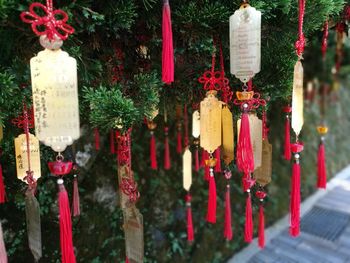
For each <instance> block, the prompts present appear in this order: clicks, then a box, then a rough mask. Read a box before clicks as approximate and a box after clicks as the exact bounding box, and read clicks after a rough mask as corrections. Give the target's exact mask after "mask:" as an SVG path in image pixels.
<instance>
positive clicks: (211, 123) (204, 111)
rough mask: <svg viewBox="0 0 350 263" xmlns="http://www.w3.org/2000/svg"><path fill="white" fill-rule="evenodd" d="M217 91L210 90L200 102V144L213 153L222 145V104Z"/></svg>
mask: <svg viewBox="0 0 350 263" xmlns="http://www.w3.org/2000/svg"><path fill="white" fill-rule="evenodd" d="M216 93H217V92H216V91H214V90H212V91H208V92H207V97H206V98H205V99H204V100H203V101H201V104H200V135H201V139H200V145H201V147H202V148H203V149H204V150H206V151H207V152H209V153H213V152H214V151H215V150H216V149H217V148H218V147H219V146H220V145H221V108H222V107H221V105H222V102H221V101H219V100H218V99H217V98H216Z"/></svg>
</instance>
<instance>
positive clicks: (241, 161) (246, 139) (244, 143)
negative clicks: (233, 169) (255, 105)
mask: <svg viewBox="0 0 350 263" xmlns="http://www.w3.org/2000/svg"><path fill="white" fill-rule="evenodd" d="M236 151H237V160H236V163H237V168H238V170H239V171H240V172H244V173H245V174H248V173H251V172H253V171H254V155H253V147H252V142H251V138H250V125H249V118H248V113H246V112H244V113H242V119H241V129H240V133H239V139H238V144H237V150H236Z"/></svg>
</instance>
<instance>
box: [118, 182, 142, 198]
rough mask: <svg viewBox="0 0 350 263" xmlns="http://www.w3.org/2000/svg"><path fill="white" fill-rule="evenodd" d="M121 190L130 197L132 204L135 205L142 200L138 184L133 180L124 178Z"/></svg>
mask: <svg viewBox="0 0 350 263" xmlns="http://www.w3.org/2000/svg"><path fill="white" fill-rule="evenodd" d="M120 189H121V190H122V191H123V193H124V194H126V195H127V196H128V197H129V200H130V202H132V203H135V202H136V201H137V200H138V199H139V198H140V193H139V191H138V190H137V183H136V182H135V181H134V179H133V178H125V177H124V178H122V181H121V184H120Z"/></svg>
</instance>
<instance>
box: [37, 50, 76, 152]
mask: <svg viewBox="0 0 350 263" xmlns="http://www.w3.org/2000/svg"><path fill="white" fill-rule="evenodd" d="M30 69H31V78H32V92H33V107H34V118H35V134H36V136H37V138H38V139H39V140H40V141H42V142H43V143H44V144H45V145H47V146H50V147H51V148H52V149H53V150H54V151H56V152H62V151H64V150H65V149H66V147H67V146H68V145H71V144H72V143H73V141H74V140H76V139H78V138H79V136H80V125H79V106H78V90H77V63H76V60H75V59H74V58H72V57H70V56H69V55H68V53H66V52H64V51H62V50H61V49H58V50H49V49H45V50H43V51H41V52H39V54H38V55H37V56H36V57H33V58H32V59H31V60H30Z"/></svg>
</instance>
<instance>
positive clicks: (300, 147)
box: [290, 142, 304, 153]
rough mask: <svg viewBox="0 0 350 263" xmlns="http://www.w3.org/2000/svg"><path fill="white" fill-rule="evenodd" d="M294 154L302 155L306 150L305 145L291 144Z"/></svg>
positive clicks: (300, 143) (299, 143)
mask: <svg viewBox="0 0 350 263" xmlns="http://www.w3.org/2000/svg"><path fill="white" fill-rule="evenodd" d="M290 147H291V150H292V153H300V152H302V151H303V150H304V144H303V143H302V142H298V143H293V144H291V146H290Z"/></svg>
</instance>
